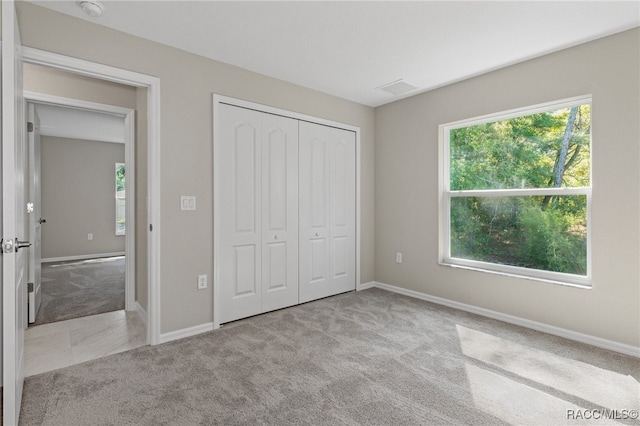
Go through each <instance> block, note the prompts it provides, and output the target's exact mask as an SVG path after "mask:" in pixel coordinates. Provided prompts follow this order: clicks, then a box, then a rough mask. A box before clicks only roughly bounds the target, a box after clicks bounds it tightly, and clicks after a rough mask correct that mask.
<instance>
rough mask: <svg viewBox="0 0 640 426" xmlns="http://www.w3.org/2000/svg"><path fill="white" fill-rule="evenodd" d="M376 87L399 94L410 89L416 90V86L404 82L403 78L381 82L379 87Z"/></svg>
mask: <svg viewBox="0 0 640 426" xmlns="http://www.w3.org/2000/svg"><path fill="white" fill-rule="evenodd" d="M376 89H380V90H384V91H385V92H389V93H391V94H392V95H401V94H403V93H407V92H411V91H412V90H416V89H417V87H416V86H412V85H411V84H409V83H406V82H405V81H404V80H402V79H400V80H396V81H392V82H391V83H387V84H383V85H382V86H380V87H376Z"/></svg>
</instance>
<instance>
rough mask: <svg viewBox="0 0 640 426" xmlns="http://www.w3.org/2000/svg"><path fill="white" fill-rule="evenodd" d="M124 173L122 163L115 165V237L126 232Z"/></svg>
mask: <svg viewBox="0 0 640 426" xmlns="http://www.w3.org/2000/svg"><path fill="white" fill-rule="evenodd" d="M124 172H125V170H124V163H116V235H125V230H126V226H125V225H126V222H125V217H126V213H125V212H126V208H125V206H126V204H125V191H126V187H125V179H124Z"/></svg>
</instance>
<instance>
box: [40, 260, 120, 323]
mask: <svg viewBox="0 0 640 426" xmlns="http://www.w3.org/2000/svg"><path fill="white" fill-rule="evenodd" d="M125 253H126V252H124V251H118V252H114V253H96V254H78V255H75V256H62V257H48V258H46V259H41V262H42V263H51V262H70V261H73V260H87V259H100V258H103V257H118V256H125ZM127 310H129V309H127Z"/></svg>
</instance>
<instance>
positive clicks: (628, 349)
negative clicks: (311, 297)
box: [371, 282, 640, 358]
mask: <svg viewBox="0 0 640 426" xmlns="http://www.w3.org/2000/svg"><path fill="white" fill-rule="evenodd" d="M371 287H376V288H380V289H383V290H387V291H391V292H393V293H398V294H402V295H405V296H409V297H413V298H416V299H420V300H425V301H427V302H431V303H435V304H438V305H443V306H448V307H450V308H454V309H459V310H461V311H465V312H471V313H472V314H476V315H480V316H483V317H487V318H492V319H496V320H498V321H503V322H506V323H509V324H514V325H519V326H521V327H526V328H530V329H532V330H537V331H541V332H543V333H547V334H552V335H554V336H560V337H564V338H565V339H569V340H574V341H576V342H581V343H586V344H587V345H591V346H596V347H599V348H603V349H608V350H610V351H614V352H619V353H621V354H625V355H629V356H633V357H636V358H640V347H638V346H632V345H627V344H624V343H619V342H615V341H613V340H608V339H603V338H601V337H596V336H592V335H589V334H584V333H579V332H577V331H573V330H568V329H566V328H561V327H556V326H553V325H549V324H545V323H541V322H538V321H533V320H529V319H526V318H522V317H517V316H514V315H509V314H505V313H502V312H498V311H493V310H491V309H485V308H481V307H478V306H474V305H468V304H466V303H461V302H456V301H455V300H450V299H444V298H442V297H437V296H431V295H428V294H424V293H420V292H417V291H414V290H407V289H405V288H401V287H396V286H393V285H390V284H385V283H381V282H374V283H373V284H372V285H371Z"/></svg>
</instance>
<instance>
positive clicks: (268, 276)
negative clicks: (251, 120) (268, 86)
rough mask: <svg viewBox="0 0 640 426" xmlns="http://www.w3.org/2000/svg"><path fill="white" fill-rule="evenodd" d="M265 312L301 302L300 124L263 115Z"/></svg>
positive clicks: (263, 296)
mask: <svg viewBox="0 0 640 426" xmlns="http://www.w3.org/2000/svg"><path fill="white" fill-rule="evenodd" d="M261 119H262V123H261V132H262V290H263V291H262V311H263V312H267V311H271V310H274V309H280V308H284V307H287V306H291V305H295V304H296V303H298V121H297V120H294V119H291V118H285V117H280V116H276V115H271V114H262V116H261Z"/></svg>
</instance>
